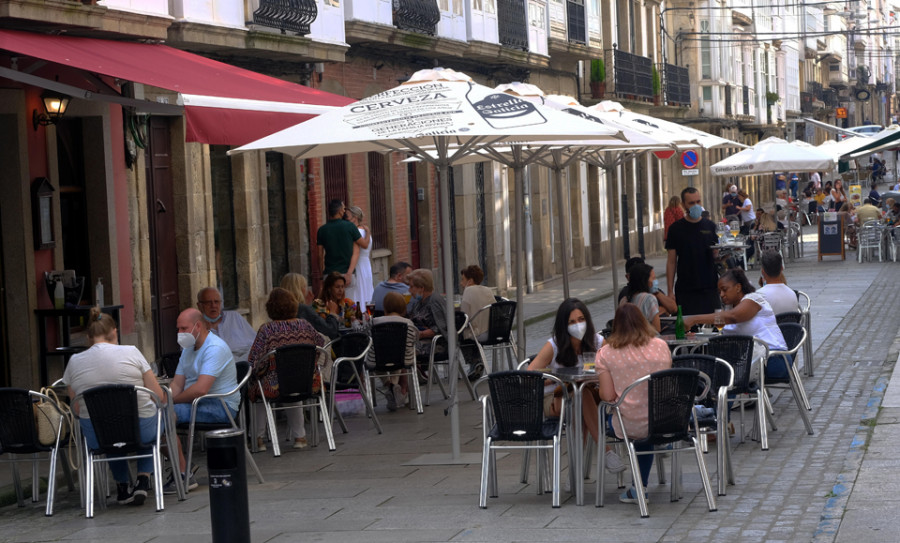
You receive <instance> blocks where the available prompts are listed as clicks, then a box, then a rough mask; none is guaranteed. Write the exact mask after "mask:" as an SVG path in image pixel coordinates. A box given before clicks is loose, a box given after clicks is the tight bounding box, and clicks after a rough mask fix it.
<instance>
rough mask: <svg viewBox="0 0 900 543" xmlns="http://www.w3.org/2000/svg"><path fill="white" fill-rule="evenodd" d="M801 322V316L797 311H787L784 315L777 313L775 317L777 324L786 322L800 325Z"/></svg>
mask: <svg viewBox="0 0 900 543" xmlns="http://www.w3.org/2000/svg"><path fill="white" fill-rule="evenodd" d="M802 321H803V315H801V314H800V312H799V311H787V312H785V313H779V314H777V315H775V322H777V323H778V324H782V323H786V322H793V323H796V324H801V322H802Z"/></svg>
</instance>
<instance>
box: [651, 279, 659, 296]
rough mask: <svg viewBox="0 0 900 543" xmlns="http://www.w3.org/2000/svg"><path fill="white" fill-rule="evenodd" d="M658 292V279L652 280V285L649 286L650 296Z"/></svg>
mask: <svg viewBox="0 0 900 543" xmlns="http://www.w3.org/2000/svg"><path fill="white" fill-rule="evenodd" d="M657 292H659V279H654V280H653V283H651V284H650V294H656V293H657Z"/></svg>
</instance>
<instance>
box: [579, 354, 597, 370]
mask: <svg viewBox="0 0 900 543" xmlns="http://www.w3.org/2000/svg"><path fill="white" fill-rule="evenodd" d="M595 360H597V352H596V351H585V352H583V353H581V367H582V369H583V370H584V371H594V361H595Z"/></svg>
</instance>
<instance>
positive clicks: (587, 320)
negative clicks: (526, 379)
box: [528, 298, 625, 472]
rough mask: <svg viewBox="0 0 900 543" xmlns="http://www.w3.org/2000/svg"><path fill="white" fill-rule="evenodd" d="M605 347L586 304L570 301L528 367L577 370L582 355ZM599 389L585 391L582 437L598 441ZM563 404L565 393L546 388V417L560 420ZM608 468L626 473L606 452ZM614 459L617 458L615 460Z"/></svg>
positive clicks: (558, 311)
mask: <svg viewBox="0 0 900 543" xmlns="http://www.w3.org/2000/svg"><path fill="white" fill-rule="evenodd" d="M602 344H603V336H601V335H600V334H599V333H598V332H596V331H595V330H594V323H593V322H592V321H591V312H590V311H588V308H587V306H585V305H584V302H582V301H581V300H579V299H577V298H569V299H568V300H566V301H564V302H563V303H561V304H560V305H559V309H557V310H556V320H555V321H554V322H553V336H552V337H551V338H550V339H549V340H547V343H545V344H544V346H543V347H542V348H541V350H540V352H538V354H537V356H535V357H534V359H533V360H532V361H531V364H529V365H528V369H529V370H531V371H540V370H542V369H544V368H550V369H558V368H574V367H577V366H578V365H579V364H581V360H580V357H581V354H582V353H591V352H594V353H595V352H597V351H599V350H600V346H601V345H602ZM595 390H596V389H594V388H593V387H589V388H586V389H585V392H584V394H583V398H582V399H583V402H582V410H581V415H582V421H583V423H584V431H585V433H584V434H583V435H585V436H587V435H590V436H591V437H593V439H594V441H595V442H596V441H597V437H598V436H597V397H596V395H595V393H594V391H595ZM561 403H562V391H561V390H559V391H557V390H556V387H555V386H553V385H549V386H547V387H545V388H544V415H546V416H548V417H558V416H559V415H560V405H561ZM607 451H608V452H607V457H606V467H607V468H608V469H609V470H610V471H612V472H619V471H623V470H624V469H625V465H624V464H623V463H622V460H621V459H620V458H619V457H618V456H617V455H616V454H615V453H614V452H613V451H612V449H607ZM612 457H615V458H612Z"/></svg>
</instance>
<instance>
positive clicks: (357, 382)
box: [323, 332, 382, 434]
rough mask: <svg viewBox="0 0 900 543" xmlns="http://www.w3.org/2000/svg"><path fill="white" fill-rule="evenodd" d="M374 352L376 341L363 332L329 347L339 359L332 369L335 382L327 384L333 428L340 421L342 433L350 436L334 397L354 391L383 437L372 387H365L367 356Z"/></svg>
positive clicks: (353, 333) (325, 382)
mask: <svg viewBox="0 0 900 543" xmlns="http://www.w3.org/2000/svg"><path fill="white" fill-rule="evenodd" d="M371 348H372V339H371V338H370V337H369V336H368V335H367V334H364V333H362V332H352V333H350V334H346V335H343V336H341V337H339V338H337V339H335V340H334V341H331V342H330V343H328V344H327V345H325V350H326V351H331V352H332V353H333V354H334V356H335V357H336V358H335V360H334V364H333V365H332V367H331V379H330V380H326V381H323V385H325V387H326V389H327V391H328V412H329V413H330V414H331V419H332V424H333V423H334V419H335V418H337V420H338V423H339V424H340V425H341V430H342V431H343V432H344V433H345V434H346V433H347V425H346V424H345V423H344V417H342V416H341V413H340V411H338V410H337V409H335V408H334V397H335V394H337V393H342V392H348V391H352V392H353V393H356V392H359V394H360V396H362V399H363V402H364V403H365V406H366V412H368V414H369V417H371V419H372V423H373V424H375V429H376V430H378V433H379V434H380V433H382V430H381V422H379V420H378V416H377V415H375V409H374V406H373V404H372V396H370V395H369V392H368V387H366V386H364V382H363V379H362V374H363V373H364V372H365V370H364V369H363V366H364V365H365V358H366V355H367V354H368V353H369V349H371Z"/></svg>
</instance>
